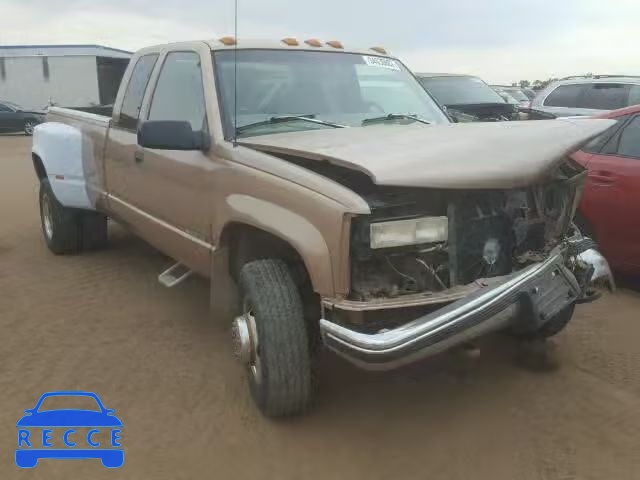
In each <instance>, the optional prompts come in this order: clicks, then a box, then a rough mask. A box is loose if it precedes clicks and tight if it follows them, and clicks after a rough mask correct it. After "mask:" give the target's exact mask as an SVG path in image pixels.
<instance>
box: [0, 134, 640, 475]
mask: <svg viewBox="0 0 640 480" xmlns="http://www.w3.org/2000/svg"><path fill="white" fill-rule="evenodd" d="M29 146H30V141H29V139H28V138H25V137H22V136H3V137H0V167H1V170H0V171H1V172H2V174H1V175H0V336H1V338H2V346H1V347H0V365H1V366H2V370H1V372H0V432H1V433H0V477H1V478H3V479H4V478H7V479H8V478H20V479H30V478H46V479H67V478H91V479H102V478H105V479H107V478H109V479H114V478H116V479H117V478H128V479H146V478H149V479H151V478H153V479H154V480H156V479H157V480H159V479H171V480H175V479H196V478H216V479H224V478H234V479H303V478H304V479H313V478H331V479H343V478H344V479H357V478H367V479H387V478H403V479H404V478H408V479H414V478H415V479H422V478H431V479H438V480H445V479H446V480H448V479H460V480H469V479H474V480H484V479H486V480H489V479H491V480H502V479H505V480H506V479H518V480H528V479H553V480H569V479H581V480H582V479H594V480H595V479H597V480H602V479H608V480H610V479H629V480H633V479H638V478H640V453H639V452H640V341H639V339H640V315H639V313H638V312H640V293H638V289H637V288H635V290H634V289H629V288H623V289H621V290H620V291H619V292H618V293H617V294H615V295H612V296H609V297H608V298H606V299H604V300H602V301H600V302H598V303H596V304H592V305H587V306H581V307H579V310H578V313H577V315H576V317H575V319H574V321H573V323H572V325H571V326H570V328H569V329H568V330H567V331H565V332H563V333H562V334H561V335H560V336H559V337H557V339H556V340H555V343H554V345H555V347H556V350H557V352H556V353H557V356H558V358H559V361H560V368H559V369H558V370H556V371H553V372H546V373H534V372H531V371H528V370H526V369H523V368H521V367H519V366H517V365H516V363H515V362H514V356H515V355H516V352H517V347H516V345H515V344H514V342H513V341H512V340H510V339H507V338H505V337H503V336H496V337H493V338H488V339H486V340H485V341H483V342H482V345H481V346H482V354H481V356H480V358H479V359H478V360H477V361H476V362H475V363H474V364H473V365H472V366H471V368H466V369H465V368H463V367H464V365H463V362H462V360H461V359H460V358H458V357H455V356H453V355H450V354H445V355H443V356H441V357H438V358H435V359H431V360H428V361H425V362H422V363H420V364H417V365H414V366H412V367H410V368H406V369H403V370H401V371H397V372H393V373H385V374H371V373H363V372H360V371H358V370H356V369H355V368H352V367H351V366H350V365H348V364H347V363H345V362H343V361H342V360H340V359H338V358H335V357H334V356H332V355H331V354H328V353H327V354H324V355H323V356H322V358H321V359H320V362H319V363H320V365H319V371H318V376H319V384H320V385H319V387H320V388H319V394H318V399H317V402H316V405H315V408H314V409H313V411H312V412H311V413H310V414H308V415H307V416H304V417H301V418H297V419H293V420H287V421H281V422H275V421H271V420H267V419H265V418H263V417H262V416H261V415H260V414H259V413H258V412H257V410H256V408H255V407H254V406H253V404H252V402H251V399H250V397H249V393H248V390H247V388H246V385H245V382H244V377H243V372H242V369H241V367H240V365H238V364H236V362H235V361H234V359H233V358H232V353H231V348H230V342H229V332H228V326H226V325H223V324H222V323H221V322H216V320H215V319H213V318H210V316H209V315H208V298H207V288H208V286H207V284H206V283H205V282H204V281H202V280H199V279H193V280H190V281H188V282H186V283H185V284H183V285H181V286H179V287H177V288H174V289H166V288H164V287H162V286H161V285H160V284H158V282H157V281H156V277H157V274H158V273H159V272H160V271H161V270H162V269H163V268H164V267H166V266H167V265H168V261H167V260H166V259H165V258H164V257H162V256H161V255H160V254H159V253H158V252H156V251H154V250H153V249H151V248H150V247H148V246H147V245H145V244H144V243H143V242H141V241H140V240H138V239H136V238H134V237H132V236H130V235H128V234H127V233H126V232H124V231H122V230H120V229H118V228H115V227H114V228H113V229H112V233H113V236H112V240H111V245H110V248H109V249H107V250H104V251H101V252H97V253H91V254H84V255H80V256H71V257H56V256H54V255H52V254H51V253H49V251H48V250H47V249H46V247H45V244H44V241H43V240H42V235H41V232H40V224H39V216H38V206H37V182H36V179H35V175H34V173H33V171H32V165H31V160H30V155H29ZM55 390H86V391H91V392H95V393H97V394H98V395H99V396H100V398H101V400H102V401H103V403H104V404H105V406H106V407H107V408H113V409H115V412H116V415H117V416H118V417H119V418H120V419H121V420H122V422H123V424H124V427H123V434H122V437H123V439H122V441H123V446H124V452H125V462H124V466H123V467H122V468H120V469H116V470H114V469H105V468H103V467H102V465H101V464H100V462H99V460H73V461H72V460H41V461H40V462H39V463H38V465H37V466H36V468H34V469H29V470H27V469H18V468H17V467H16V466H15V464H14V450H15V448H16V446H17V436H18V434H17V428H16V426H15V424H16V421H17V420H18V419H19V418H20V417H21V416H22V415H23V410H24V409H25V408H33V406H34V405H35V403H36V401H37V400H38V398H39V397H40V395H41V394H42V393H44V392H47V391H55Z"/></svg>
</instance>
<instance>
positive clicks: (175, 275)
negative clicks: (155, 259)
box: [158, 263, 193, 288]
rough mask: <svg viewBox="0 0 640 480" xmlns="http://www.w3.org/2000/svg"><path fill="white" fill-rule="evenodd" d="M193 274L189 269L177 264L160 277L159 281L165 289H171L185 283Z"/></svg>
mask: <svg viewBox="0 0 640 480" xmlns="http://www.w3.org/2000/svg"><path fill="white" fill-rule="evenodd" d="M192 273H193V271H192V270H190V269H189V268H188V267H186V266H184V265H182V264H181V263H176V264H175V265H172V266H170V267H169V268H167V269H166V270H165V271H164V272H162V273H161V274H160V275H158V281H159V282H160V283H161V284H162V285H164V286H165V287H167V288H171V287H175V286H176V285H178V284H179V283H182V282H184V281H185V280H186V279H187V278H189V277H190V276H191V274H192Z"/></svg>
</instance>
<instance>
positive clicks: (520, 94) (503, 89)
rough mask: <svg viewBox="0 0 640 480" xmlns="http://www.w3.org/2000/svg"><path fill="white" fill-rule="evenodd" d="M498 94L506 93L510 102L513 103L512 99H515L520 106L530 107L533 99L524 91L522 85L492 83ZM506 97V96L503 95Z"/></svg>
mask: <svg viewBox="0 0 640 480" xmlns="http://www.w3.org/2000/svg"><path fill="white" fill-rule="evenodd" d="M491 88H493V89H494V90H495V91H496V92H498V94H500V95H502V94H506V95H508V96H509V97H510V98H509V97H507V98H505V100H507V101H508V102H509V103H513V102H512V101H511V99H514V101H515V103H516V104H517V105H518V107H522V108H529V107H530V106H531V99H530V98H529V97H528V96H527V95H526V94H525V93H524V91H523V90H522V89H521V88H520V87H509V86H503V85H491ZM503 98H504V97H503Z"/></svg>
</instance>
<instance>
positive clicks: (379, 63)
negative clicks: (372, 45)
mask: <svg viewBox="0 0 640 480" xmlns="http://www.w3.org/2000/svg"><path fill="white" fill-rule="evenodd" d="M362 59H363V60H364V63H366V64H367V65H369V66H370V67H380V68H388V69H389V70H400V66H399V65H398V63H397V62H396V61H395V60H392V59H391V58H387V57H373V56H369V55H363V56H362Z"/></svg>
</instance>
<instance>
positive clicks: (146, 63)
mask: <svg viewBox="0 0 640 480" xmlns="http://www.w3.org/2000/svg"><path fill="white" fill-rule="evenodd" d="M157 60H158V55H157V54H153V55H144V56H143V57H140V58H139V59H138V61H137V62H136V66H135V67H133V73H132V74H131V78H130V79H129V85H127V90H126V92H125V94H124V100H122V109H121V110H120V119H119V121H118V126H119V127H121V128H125V129H127V130H137V128H138V115H139V114H140V107H141V106H142V98H143V97H144V92H145V91H146V90H147V84H148V83H149V78H150V77H151V72H152V71H153V67H154V66H155V64H156V61H157Z"/></svg>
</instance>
